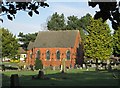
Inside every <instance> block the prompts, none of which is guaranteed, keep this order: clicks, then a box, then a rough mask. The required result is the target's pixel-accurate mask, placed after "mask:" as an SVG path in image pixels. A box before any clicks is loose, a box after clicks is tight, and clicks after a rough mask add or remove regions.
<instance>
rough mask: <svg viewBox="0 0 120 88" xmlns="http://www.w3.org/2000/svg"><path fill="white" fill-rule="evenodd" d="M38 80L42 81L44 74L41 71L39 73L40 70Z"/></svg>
mask: <svg viewBox="0 0 120 88" xmlns="http://www.w3.org/2000/svg"><path fill="white" fill-rule="evenodd" d="M38 78H42V79H44V72H43V71H41V70H40V71H39V73H38Z"/></svg>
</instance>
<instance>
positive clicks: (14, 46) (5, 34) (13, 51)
mask: <svg viewBox="0 0 120 88" xmlns="http://www.w3.org/2000/svg"><path fill="white" fill-rule="evenodd" d="M0 30H1V31H2V57H3V58H4V57H9V58H14V57H15V55H17V54H18V47H19V44H18V40H17V39H16V36H14V35H13V34H12V33H11V32H10V31H9V30H8V29H4V28H1V29H0Z"/></svg>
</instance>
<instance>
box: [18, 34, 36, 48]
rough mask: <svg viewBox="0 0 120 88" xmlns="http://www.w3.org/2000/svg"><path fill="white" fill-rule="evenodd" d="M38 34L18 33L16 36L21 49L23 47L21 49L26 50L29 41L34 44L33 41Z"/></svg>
mask: <svg viewBox="0 0 120 88" xmlns="http://www.w3.org/2000/svg"><path fill="white" fill-rule="evenodd" d="M37 34H38V33H31V34H30V33H28V34H23V33H22V32H20V33H19V35H18V37H19V38H18V40H19V42H20V45H21V47H23V49H25V50H27V47H28V44H29V42H30V41H32V42H34V40H35V39H36V36H37Z"/></svg>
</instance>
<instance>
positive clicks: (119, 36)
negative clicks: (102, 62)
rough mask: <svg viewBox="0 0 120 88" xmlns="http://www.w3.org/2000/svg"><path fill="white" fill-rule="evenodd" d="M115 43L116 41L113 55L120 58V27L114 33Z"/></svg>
mask: <svg viewBox="0 0 120 88" xmlns="http://www.w3.org/2000/svg"><path fill="white" fill-rule="evenodd" d="M113 41H114V46H113V54H114V56H118V57H120V27H119V28H118V30H115V31H114V34H113Z"/></svg>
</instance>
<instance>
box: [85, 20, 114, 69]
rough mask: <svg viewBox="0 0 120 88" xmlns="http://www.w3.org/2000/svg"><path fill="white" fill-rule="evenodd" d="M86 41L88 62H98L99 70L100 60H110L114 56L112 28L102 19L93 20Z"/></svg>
mask: <svg viewBox="0 0 120 88" xmlns="http://www.w3.org/2000/svg"><path fill="white" fill-rule="evenodd" d="M87 32H88V33H87V35H86V40H85V45H84V48H85V57H86V60H90V59H93V60H96V69H98V60H102V61H106V60H109V58H110V55H111V54H112V46H113V43H112V40H113V39H112V36H111V33H110V28H109V26H108V25H107V24H106V22H104V23H102V19H98V20H94V19H92V18H91V20H90V25H89V26H88V27H87Z"/></svg>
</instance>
